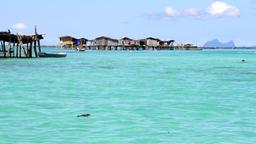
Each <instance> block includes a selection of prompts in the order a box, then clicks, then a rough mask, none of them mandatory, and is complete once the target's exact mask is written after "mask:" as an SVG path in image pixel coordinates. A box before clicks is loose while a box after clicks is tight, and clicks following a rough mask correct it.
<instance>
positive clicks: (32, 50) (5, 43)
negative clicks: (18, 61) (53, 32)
mask: <svg viewBox="0 0 256 144" xmlns="http://www.w3.org/2000/svg"><path fill="white" fill-rule="evenodd" d="M42 39H43V35H42V34H37V30H36V28H35V34H34V35H20V34H12V33H11V31H10V30H8V31H7V32H0V58H32V57H38V52H41V47H40V40H42Z"/></svg>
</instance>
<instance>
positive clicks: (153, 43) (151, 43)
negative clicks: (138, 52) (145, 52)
mask: <svg viewBox="0 0 256 144" xmlns="http://www.w3.org/2000/svg"><path fill="white" fill-rule="evenodd" d="M146 45H147V46H149V47H157V46H159V42H158V41H157V40H151V39H147V40H146Z"/></svg>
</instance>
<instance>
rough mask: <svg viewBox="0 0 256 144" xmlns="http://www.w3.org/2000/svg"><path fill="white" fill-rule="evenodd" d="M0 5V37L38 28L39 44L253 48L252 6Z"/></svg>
mask: <svg viewBox="0 0 256 144" xmlns="http://www.w3.org/2000/svg"><path fill="white" fill-rule="evenodd" d="M1 5H2V7H1V9H0V20H1V22H0V31H6V30H7V29H11V31H12V32H13V33H17V32H19V33H23V34H30V33H33V27H34V25H37V26H38V31H39V32H41V33H44V34H46V35H45V40H43V41H42V42H43V44H57V42H58V37H59V36H63V35H72V36H75V37H85V38H88V39H94V38H95V37H98V36H102V35H106V36H110V37H113V38H121V37H124V36H128V37H131V38H135V39H139V38H145V37H148V36H152V37H158V38H161V39H165V40H169V39H175V40H176V41H177V42H178V43H194V44H198V45H203V44H204V43H205V42H206V41H208V40H212V39H215V38H218V39H220V40H221V41H229V40H234V41H235V43H236V45H238V46H252V45H254V46H255V45H256V28H255V25H256V1H254V0H220V1H215V0H197V1H196V0H105V1H104V0H72V1H67V0H66V1H64V0H63V1H61V0H41V1H36V0H22V1H20V0H19V1H18V0H8V1H5V2H4V1H2V2H1ZM3 6H4V7H3Z"/></svg>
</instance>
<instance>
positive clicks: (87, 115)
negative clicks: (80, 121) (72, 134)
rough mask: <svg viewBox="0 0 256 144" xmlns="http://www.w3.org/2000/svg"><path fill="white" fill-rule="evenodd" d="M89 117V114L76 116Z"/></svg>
mask: <svg viewBox="0 0 256 144" xmlns="http://www.w3.org/2000/svg"><path fill="white" fill-rule="evenodd" d="M89 116H91V114H80V115H77V117H89Z"/></svg>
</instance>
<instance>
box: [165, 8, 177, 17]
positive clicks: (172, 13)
mask: <svg viewBox="0 0 256 144" xmlns="http://www.w3.org/2000/svg"><path fill="white" fill-rule="evenodd" d="M164 12H165V14H166V15H167V16H170V17H176V16H180V15H181V14H180V12H179V11H178V10H175V9H174V8H172V7H170V6H167V7H166V8H165V10H164Z"/></svg>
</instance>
